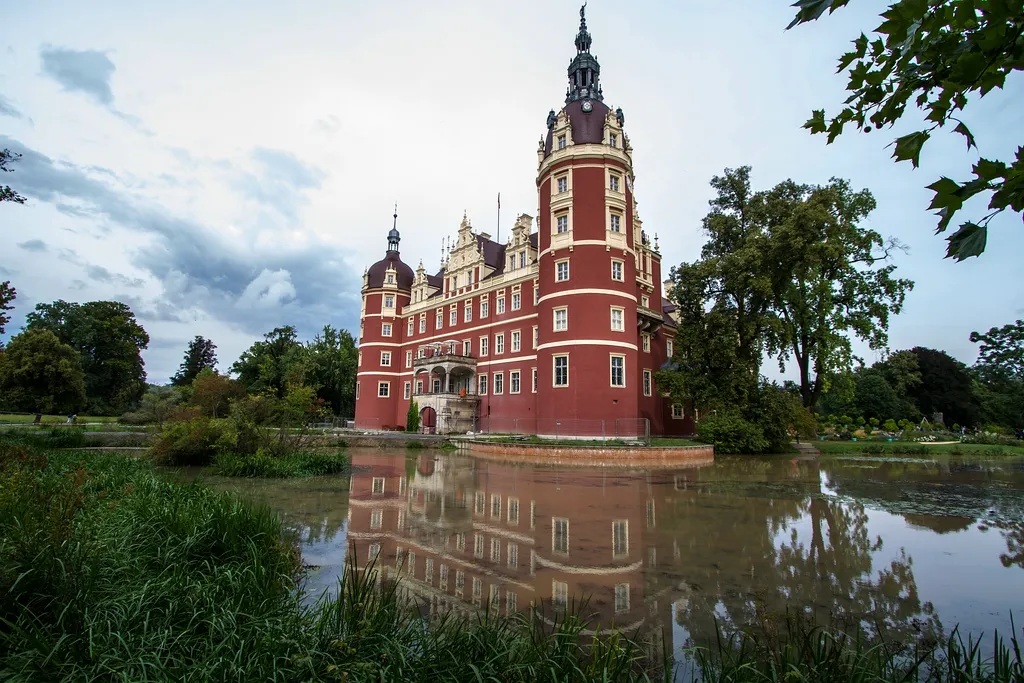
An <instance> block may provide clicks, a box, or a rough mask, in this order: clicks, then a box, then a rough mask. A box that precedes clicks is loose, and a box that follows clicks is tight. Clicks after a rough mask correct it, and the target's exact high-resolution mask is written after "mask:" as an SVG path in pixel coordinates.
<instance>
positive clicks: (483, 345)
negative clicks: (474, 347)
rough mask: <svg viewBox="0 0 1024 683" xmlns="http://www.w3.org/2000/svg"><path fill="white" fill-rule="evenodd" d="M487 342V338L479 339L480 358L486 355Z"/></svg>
mask: <svg viewBox="0 0 1024 683" xmlns="http://www.w3.org/2000/svg"><path fill="white" fill-rule="evenodd" d="M488 341H489V340H488V339H487V337H480V355H481V356H486V355H487V353H488V350H489V349H488V348H487V346H488V344H487V342H488Z"/></svg>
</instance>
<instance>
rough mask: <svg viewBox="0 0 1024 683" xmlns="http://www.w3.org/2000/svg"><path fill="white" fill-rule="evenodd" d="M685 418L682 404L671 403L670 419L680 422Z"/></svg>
mask: <svg viewBox="0 0 1024 683" xmlns="http://www.w3.org/2000/svg"><path fill="white" fill-rule="evenodd" d="M685 416H686V414H685V413H684V412H683V404H682V403H673V404H672V419H673V420H682V419H683V418H684V417H685Z"/></svg>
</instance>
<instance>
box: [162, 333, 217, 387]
mask: <svg viewBox="0 0 1024 683" xmlns="http://www.w3.org/2000/svg"><path fill="white" fill-rule="evenodd" d="M216 369H217V345H216V344H214V343H213V342H212V341H210V340H209V339H206V338H204V337H201V336H199V335H196V337H195V339H193V340H192V341H190V342H189V343H188V348H186V349H185V359H184V360H183V361H182V362H181V365H180V366H179V367H178V372H176V373H175V375H174V377H171V384H173V385H174V386H176V387H184V386H188V385H190V384H192V380H194V379H195V378H196V376H197V375H198V374H199V373H200V372H202V371H203V370H216Z"/></svg>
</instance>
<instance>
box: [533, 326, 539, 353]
mask: <svg viewBox="0 0 1024 683" xmlns="http://www.w3.org/2000/svg"><path fill="white" fill-rule="evenodd" d="M539 343H540V328H539V327H537V326H536V325H534V326H533V348H537V345H538V344H539Z"/></svg>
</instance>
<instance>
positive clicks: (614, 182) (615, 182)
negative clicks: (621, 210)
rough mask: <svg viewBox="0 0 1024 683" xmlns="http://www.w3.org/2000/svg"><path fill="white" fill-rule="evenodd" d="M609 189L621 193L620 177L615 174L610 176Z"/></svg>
mask: <svg viewBox="0 0 1024 683" xmlns="http://www.w3.org/2000/svg"><path fill="white" fill-rule="evenodd" d="M608 189H609V190H611V191H612V192H618V191H619V176H617V175H615V174H614V173H612V174H610V175H609V176H608Z"/></svg>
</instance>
